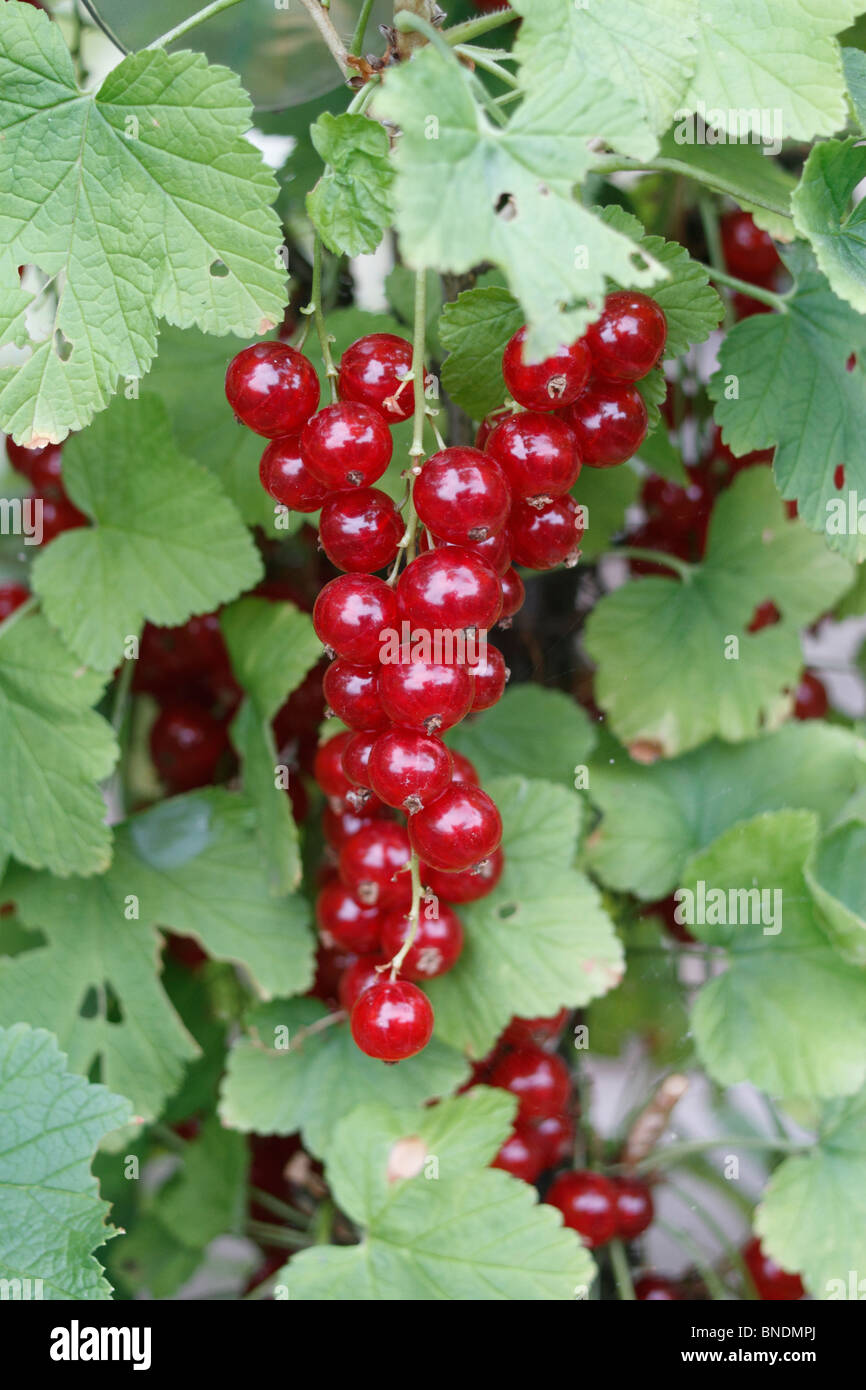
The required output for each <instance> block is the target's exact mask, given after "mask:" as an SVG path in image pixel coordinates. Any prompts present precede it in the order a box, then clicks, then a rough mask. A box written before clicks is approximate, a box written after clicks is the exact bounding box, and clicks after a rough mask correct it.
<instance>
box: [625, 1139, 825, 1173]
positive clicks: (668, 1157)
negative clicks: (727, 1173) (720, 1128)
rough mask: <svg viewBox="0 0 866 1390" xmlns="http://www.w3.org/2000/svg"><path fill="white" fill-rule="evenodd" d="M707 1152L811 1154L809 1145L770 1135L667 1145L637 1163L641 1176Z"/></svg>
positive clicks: (696, 1140) (694, 1140)
mask: <svg viewBox="0 0 866 1390" xmlns="http://www.w3.org/2000/svg"><path fill="white" fill-rule="evenodd" d="M707 1149H728V1150H731V1151H736V1150H737V1149H765V1150H767V1151H769V1152H770V1153H786V1154H803V1153H808V1152H809V1145H808V1144H798V1143H797V1142H796V1141H795V1140H793V1139H787V1140H782V1139H774V1138H773V1136H772V1135H769V1134H742V1135H734V1136H733V1137H730V1138H721V1139H686V1140H683V1141H682V1142H681V1143H678V1144H667V1145H665V1146H664V1147H663V1148H659V1149H654V1150H653V1152H652V1153H651V1154H648V1155H647V1157H646V1158H644V1159H641V1161H640V1163H637V1164H635V1171H636V1172H639V1173H646V1172H651V1171H652V1170H653V1169H654V1168H661V1167H669V1166H670V1165H672V1164H676V1163H679V1162H681V1160H682V1159H684V1158H691V1157H692V1155H693V1154H701V1153H705V1152H706V1150H707Z"/></svg>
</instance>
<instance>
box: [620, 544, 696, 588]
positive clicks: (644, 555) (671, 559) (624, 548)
mask: <svg viewBox="0 0 866 1390" xmlns="http://www.w3.org/2000/svg"><path fill="white" fill-rule="evenodd" d="M610 553H611V554H612V555H624V556H625V557H626V559H629V560H651V561H652V562H653V564H655V565H664V566H665V567H666V568H667V569H670V570H675V571H676V573H677V574H678V575H679V576H680V579H682V580H683V582H684V583H686V584H687V583H689V581H690V580H691V577H692V574H693V573H694V571H695V569H697V566H696V565H690V564H689V563H688V561H687V560H681V559H680V558H679V556H677V555H665V553H664V551H662V550H644V549H643V548H642V547H641V546H637V545H618V546H617V548H616V550H612V551H611V552H610Z"/></svg>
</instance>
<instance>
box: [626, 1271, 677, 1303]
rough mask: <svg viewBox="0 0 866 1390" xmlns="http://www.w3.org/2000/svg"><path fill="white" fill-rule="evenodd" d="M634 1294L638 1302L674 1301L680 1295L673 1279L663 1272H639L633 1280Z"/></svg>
mask: <svg viewBox="0 0 866 1390" xmlns="http://www.w3.org/2000/svg"><path fill="white" fill-rule="evenodd" d="M634 1296H635V1298H636V1299H637V1300H638V1302H639V1303H676V1302H678V1301H679V1299H680V1297H681V1295H680V1292H679V1289H678V1288H677V1286H676V1284H675V1283H674V1281H673V1280H672V1279H666V1278H665V1276H664V1275H663V1274H641V1275H640V1277H639V1278H638V1279H635V1281H634Z"/></svg>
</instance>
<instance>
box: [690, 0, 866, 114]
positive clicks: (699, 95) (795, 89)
mask: <svg viewBox="0 0 866 1390" xmlns="http://www.w3.org/2000/svg"><path fill="white" fill-rule="evenodd" d="M859 9H860V5H859V3H858V0H825V2H824V3H822V4H821V6H820V7H817V6H815V5H812V4H810V3H809V0H701V5H700V19H701V22H700V25H699V27H698V29H697V33H696V35H695V40H696V44H697V64H696V67H695V71H694V77H693V80H692V84H691V88H690V91H689V93H688V96H687V97H686V101H685V102H684V105H686V106H689V107H691V108H693V109H697V110H699V111H706V112H707V116H708V120H709V121H710V123H711V124H713V125H719V126H720V127H721V128H722V129H724V130H726V131H728V132H730V133H731V134H732V135H736V134H737V133H739V135H740V138H742V136H743V134H744V133H745V129H750V130H755V129H760V128H761V125H762V124H763V125H765V126H769V131H768V133H769V134H771V135H775V133H776V130H775V122H776V121H777V120H778V121H779V122H781V131H780V134H781V136H782V138H783V139H787V140H813V139H814V138H815V136H817V135H832V134H833V132H834V131H836V130H838V129H839V128H840V126H844V124H845V119H846V106H845V82H844V78H843V76H842V64H841V60H840V51H839V45H838V43H837V42H836V40H835V35H836V34H837V33H838V32H839V30H840V29H844V28H845V27H846V26H847V25H849V24H850V23H851V22H852V21H853V20H854V18H855V17H856V15H857V13H858V11H859ZM754 112H757V120H756V119H755V117H754V115H753V114H752V113H754ZM776 113H778V115H777V114H776ZM735 120H736V123H737V125H736V130H735V129H734V121H735ZM744 120H745V126H744V125H743V124H741V123H742V122H744Z"/></svg>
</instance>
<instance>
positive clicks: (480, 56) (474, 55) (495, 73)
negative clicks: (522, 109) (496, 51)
mask: <svg viewBox="0 0 866 1390" xmlns="http://www.w3.org/2000/svg"><path fill="white" fill-rule="evenodd" d="M454 52H455V53H459V54H460V55H461V56H462V57H464V58H471V60H472V62H473V63H474V64H475V66H476V67H477V68H483V70H484V71H485V72H489V73H490V75H491V77H498V78H499V81H500V82H504V83H505V85H506V87H517V88H519V87H520V83H519V82H518V80H517V78H516V77H515V76H514V73H513V72H509V71H508V69H507V68H504V67H503V66H502V64H501V63H497V62H496V61H495V60H494V59H493V58H488V56H487V54H486V53H485V52H484V49H483V48H470V47H469V46H468V45H466V44H458V45H456V46H455V49H454Z"/></svg>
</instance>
